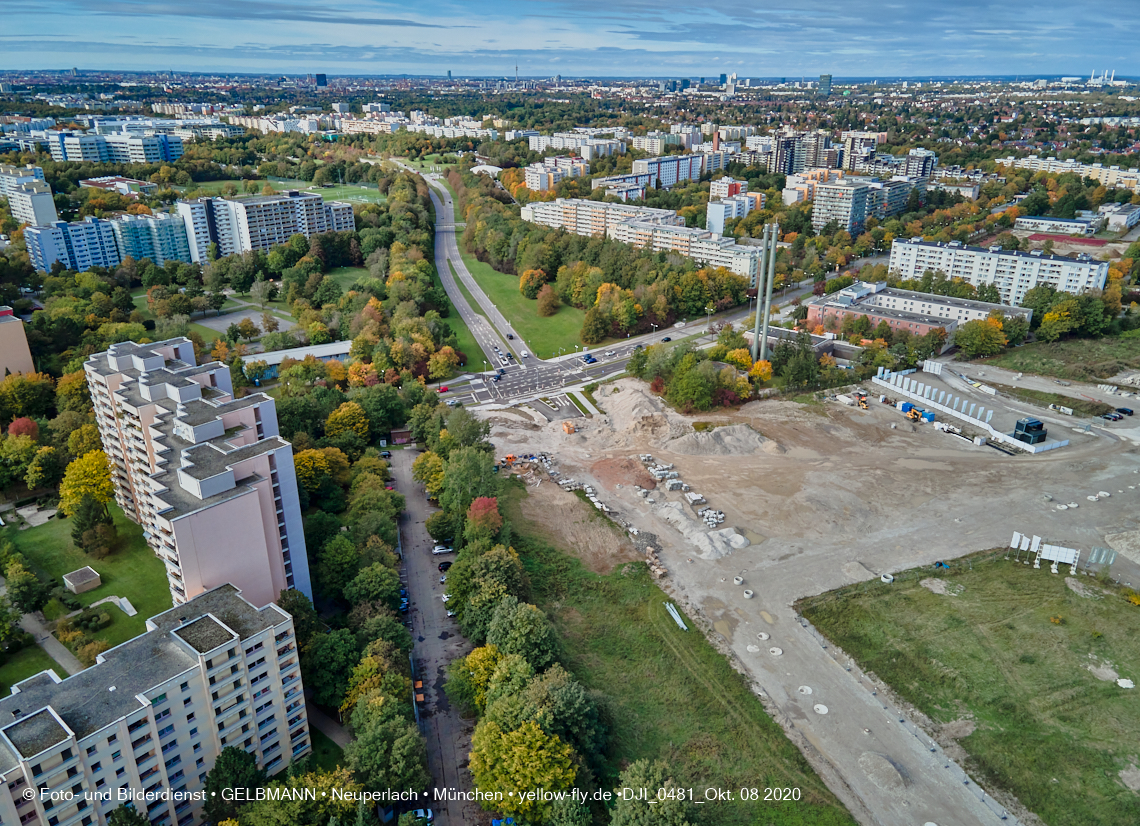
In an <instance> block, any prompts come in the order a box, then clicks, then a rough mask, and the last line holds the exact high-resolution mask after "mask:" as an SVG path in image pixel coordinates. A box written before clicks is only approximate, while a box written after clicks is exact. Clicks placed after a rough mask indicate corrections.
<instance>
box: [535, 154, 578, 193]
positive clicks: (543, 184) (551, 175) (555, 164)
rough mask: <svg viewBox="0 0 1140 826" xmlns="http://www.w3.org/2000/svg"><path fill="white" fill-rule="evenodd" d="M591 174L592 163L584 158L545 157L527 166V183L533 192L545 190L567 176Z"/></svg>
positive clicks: (574, 176)
mask: <svg viewBox="0 0 1140 826" xmlns="http://www.w3.org/2000/svg"><path fill="white" fill-rule="evenodd" d="M589 174H590V165H589V164H588V163H587V162H586V161H585V160H584V159H583V158H571V157H556V158H544V159H543V160H542V162H541V163H532V164H531V165H530V166H528V167H527V168H526V170H525V184H526V188H527V189H529V190H530V191H531V192H543V191H545V190H548V189H553V188H554V186H555V185H556V184H558V183H559V182H560V181H563V180H565V179H566V178H580V177H582V176H583V175H589Z"/></svg>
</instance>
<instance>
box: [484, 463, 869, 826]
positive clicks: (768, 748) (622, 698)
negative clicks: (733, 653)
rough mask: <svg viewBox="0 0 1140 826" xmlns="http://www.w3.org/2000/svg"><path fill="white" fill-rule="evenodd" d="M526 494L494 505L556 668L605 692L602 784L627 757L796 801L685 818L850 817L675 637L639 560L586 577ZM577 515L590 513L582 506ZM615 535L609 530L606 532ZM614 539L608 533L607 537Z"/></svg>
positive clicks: (516, 488)
mask: <svg viewBox="0 0 1140 826" xmlns="http://www.w3.org/2000/svg"><path fill="white" fill-rule="evenodd" d="M526 496H527V492H526V489H525V488H524V487H522V486H521V485H519V484H517V483H514V484H510V485H507V486H505V491H504V494H503V496H502V497H501V498H500V503H502V504H503V506H504V516H505V517H507V518H508V519H509V520H510V523H511V525H512V526H513V527H514V530H515V533H514V547H515V548H516V549H517V550H518V551H519V553H520V555H521V556H522V558H523V564H524V565H525V566H526V569H527V572H528V574H529V576H530V581H531V585H532V591H533V598H534V599H535V601H536V602H537V604H538V605H539V606H540V607H541V608H542V609H543V610H544V611H546V613H547V615H548V616H549V617H550V619H551V620H552V621H553V622H554V625H555V627H556V628H557V630H558V634H559V637H560V639H561V643H562V647H563V656H562V661H563V663H564V664H565V665H566V667H567V668H568V669H569V670H570V671H571V672H572V673H573V674H574V676H575V677H576V678H577V679H578V680H580V681H581V682H582V683H583V684H584V685H585V686H586V687H587V688H589V689H592V690H595V691H597V692H599V693H600V694H602V695H604V697H605V700H604V703H605V706H606V708H607V709H608V711H609V719H610V720H611V721H612V726H613V728H612V730H611V736H610V748H609V750H608V752H607V755H606V757H607V762H608V764H609V767H610V772H611V776H602V777H599V778H598V785H599V786H600V787H603V788H605V787H609V786H610V784H612V783H613V782H615V781H616V779H617V776H616V775H617V773H618V772H619V771H620V769H621V767H622V766H624V765H626V764H627V763H628V762H632V761H634V760H637V759H640V758H650V759H660V760H663V761H665V763H666V764H667V765H668V766H669V769H670V772H671V773H672V775H673V777H674V779H675V780H676V781H677V782H678V784H680V785H681V786H692V787H694V788H695V789H698V790H701V792H700V793H702V794H703V790H704V789H705V788H706V787H708V786H718V787H720V788H722V789H733V790H738V789H740V788H760V789H764V788H766V787H777V786H778V787H780V788H786V787H791V788H797V789H800V791H801V793H802V799H801V800H800V801H798V802H790V801H789V802H784V803H755V802H753V803H745V802H742V801H739V800H736V801H733V802H723V803H706V804H702V805H700V806H695V807H694V808H695V809H697V810H699V811H698V812H697V815H696V816H697V817H698V818H699V819H697V820H695V821H694V822H699V823H702V824H705V823H708V824H713V823H715V824H718V826H736V824H740V826H744V824H749V826H751V824H762V825H763V826H793V824H794V826H808V824H811V826H833V824H854V822H855V821H854V820H853V819H852V818H851V816H850V815H849V814H848V813H847V811H846V810H845V809H844V808H843V806H842V805H841V804H840V803H839V801H838V800H836V798H835V797H834V796H833V795H832V794H831V792H830V791H828V789H827V788H826V786H824V784H823V782H822V781H821V780H820V779H819V778H818V777H817V776H816V775H815V773H814V772H813V771H812V770H811V768H810V767H809V766H808V764H807V762H806V761H805V760H804V758H803V755H802V754H800V752H799V750H798V749H796V747H795V746H793V745H792V743H791V741H789V740H788V739H787V737H785V736H784V732H783V731H782V730H781V729H780V727H779V726H778V725H776V723H775V722H773V721H772V719H771V718H770V717H768V715H767V714H766V713H765V711H764V709H763V706H761V704H760V700H759V699H757V697H756V696H755V695H754V694H753V693H752V691H751V689H750V688H749V685H748V682H747V680H745V678H744V677H742V676H741V675H740V674H739V673H737V672H736V671H735V670H733V668H732V667H731V665H729V663H728V661H727V660H726V659H725V658H724V657H723V656H722V655H721V654H719V653H718V652H717V651H716V650H715V649H714V648H713V647H712V645H710V644H709V642H708V641H707V640H706V639H705V638H704V636H702V635H701V633H700V632H699V631H697V630H695V629H693V628H692V627H691V624H690V630H689V631H688V632H685V631H681V630H680V629H679V628H678V627H677V625H676V624H675V623H674V622H673V620H672V618H671V617H670V616H669V614H668V613H667V612H666V610H665V607H664V604H663V603H664V602H665V601H666V599H667V597H666V596H665V594H664V593H663V592H662V591H661V590H660V589H659V588H658V587H657V586H656V585H655V584H654V583H653V581H652V580H651V578H650V575H649V573H648V571H647V569H646V568H645V566H644V565H643V564H641V563H630V564H628V565H623V566H619V567H618V568H617V569H615V570H614V571H613V572H612V573H610V574H607V575H599V574H594V573H592V572H590V571H588V570H587V569H586V568H585V567H584V566H583V565H582V563H581V562H580V561H579V560H578V559H576V558H574V557H571V556H570V555H568V554H566V553H564V552H562V551H560V550H557V549H555V548H553V547H551V546H550V545H547V544H546V543H545V542H544V541H543V540H542V539H539V538H536V537H537V536H547V535H550V534H551V530H550V529H546V528H543V527H542V526H535V525H534V524H533V523H531V522H529V521H528V520H527V519H526V518H525V517H524V516H523V515H522V512H521V510H520V508H519V502H520V501H521V500H522V499H523V498H525V497H526ZM582 513H583V518H590V517H592V516H593V515H594V514H593V511H592V510H590V509H589V508H588V506H587V505H585V504H583V505H582ZM615 530H616V528H615ZM616 541H618V538H617V537H616V536H615V542H616Z"/></svg>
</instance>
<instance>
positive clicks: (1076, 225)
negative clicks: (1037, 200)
mask: <svg viewBox="0 0 1140 826" xmlns="http://www.w3.org/2000/svg"><path fill="white" fill-rule="evenodd" d="M1104 220H1105V219H1104V217H1103V216H1100V215H1097V216H1094V217H1092V218H1050V217H1048V216H1043V215H1025V216H1022V217H1021V218H1018V219H1016V220H1015V221H1014V222H1013V228H1014V229H1022V230H1026V231H1027V232H1053V233H1057V234H1059V235H1094V234H1095V233H1096V231H1097V230H1098V229H1100V228H1101V227H1102V226H1104Z"/></svg>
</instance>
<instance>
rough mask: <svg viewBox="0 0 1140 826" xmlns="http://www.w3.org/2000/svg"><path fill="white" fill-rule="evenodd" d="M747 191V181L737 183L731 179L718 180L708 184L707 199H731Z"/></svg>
mask: <svg viewBox="0 0 1140 826" xmlns="http://www.w3.org/2000/svg"><path fill="white" fill-rule="evenodd" d="M747 191H748V181H737V180H733V179H732V178H719V179H717V180H715V181H713V182H712V183H711V184H709V199H710V200H716V199H719V198H731V197H732V196H733V195H740V194H741V193H742V192H747Z"/></svg>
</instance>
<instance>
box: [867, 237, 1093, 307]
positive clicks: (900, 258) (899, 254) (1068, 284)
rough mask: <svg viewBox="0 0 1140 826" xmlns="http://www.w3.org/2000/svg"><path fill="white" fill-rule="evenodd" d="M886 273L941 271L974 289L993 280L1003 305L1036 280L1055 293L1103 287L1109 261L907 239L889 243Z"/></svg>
mask: <svg viewBox="0 0 1140 826" xmlns="http://www.w3.org/2000/svg"><path fill="white" fill-rule="evenodd" d="M889 267H890V270H891V272H895V273H898V274H899V275H900V276H901V277H902V278H920V277H921V276H922V274H923V273H924V272H926V271H927V270H930V271H932V272H939V271H941V272H944V273H946V275H947V276H949V277H950V278H961V279H962V280H963V281H966V282H968V283H970V284H973V285H974V286H975V287H980V286H981V285H982V284H993V285H994V286H996V287H997V288H998V291H999V292H1000V293H1001V300H1002V303H1003V304H1021V302H1022V301H1023V300H1024V298H1025V294H1026V293H1027V292H1029V291H1030V290H1031V289H1033V288H1034V287H1036V286H1038V285H1039V284H1051V285H1052V286H1053V287H1054V288H1055V289H1057V290H1058V291H1060V292H1067V293H1073V294H1080V293H1083V292H1085V291H1087V290H1100V289H1103V288H1104V283H1105V280H1106V279H1107V278H1108V262H1107V261H1094V260H1093V259H1092V258H1090V257H1089V256H1087V255H1079V256H1077V257H1076V258H1065V257H1063V256H1058V255H1045V254H1043V253H1042V251H1041V250H1034V251H1033V252H1015V251H1010V250H1003V249H1001V247H996V246H994V247H989V248H985V247H967V246H964V245H963V244H961V243H960V242H958V241H951V242H950V243H946V244H944V243H940V242H934V241H923V240H922V239H921V238H912V239H910V240H909V241H900V240H896V241H895V242H894V243H893V244H891V260H890V264H889Z"/></svg>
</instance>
